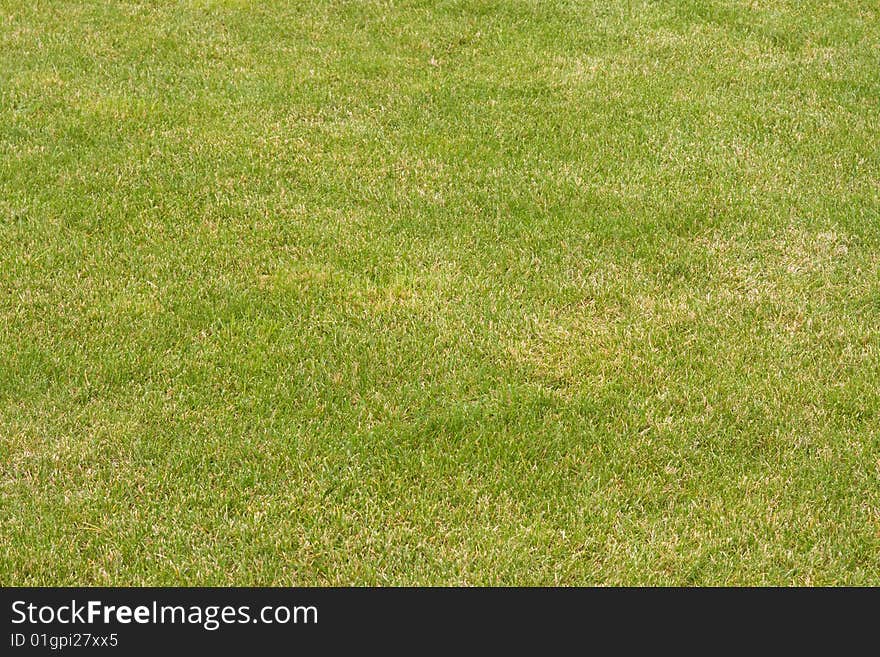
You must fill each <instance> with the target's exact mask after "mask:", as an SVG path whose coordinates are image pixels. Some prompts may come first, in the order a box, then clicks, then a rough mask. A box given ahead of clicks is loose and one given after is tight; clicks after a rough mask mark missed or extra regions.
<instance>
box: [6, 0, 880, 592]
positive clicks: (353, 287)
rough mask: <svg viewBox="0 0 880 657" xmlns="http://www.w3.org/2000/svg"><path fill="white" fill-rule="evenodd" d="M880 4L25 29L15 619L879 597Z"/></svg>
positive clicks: (182, 8)
mask: <svg viewBox="0 0 880 657" xmlns="http://www.w3.org/2000/svg"><path fill="white" fill-rule="evenodd" d="M878 44H880V6H878V4H877V2H875V1H874V0H842V1H839V2H834V3H830V2H824V1H817V0H814V1H809V2H803V1H798V2H795V1H794V0H753V1H748V2H747V1H735V0H724V1H722V0H715V1H709V0H705V1H700V0H691V1H686V0H679V1H673V0H666V1H655V2H649V1H634V0H633V1H624V0H617V1H610V0H609V1H601V2H600V1H596V2H586V1H584V2H575V1H562V0H559V1H551V0H545V1H526V0H497V1H489V0H471V1H464V0H445V1H444V0H436V1H399V2H390V1H389V2H367V1H350V2H342V1H333V2H331V1H323V2H318V1H314V2H280V1H274V2H271V1H267V2H246V1H244V0H241V1H237V2H235V1H227V2H221V1H213V2H212V1H201V2H196V1H179V2H171V1H159V0H154V1H150V2H106V1H97V0H93V1H82V0H80V1H68V0H51V1H48V0H40V1H35V2H22V1H21V0H0V241H2V245H3V246H2V250H0V487H2V490H0V494H2V497H0V500H2V502H0V583H2V584H7V585H8V584H116V585H121V584H282V585H285V584H315V585H323V584H595V583H602V584H693V583H695V584H771V583H772V584H843V583H848V584H880V182H878V181H880V65H878V63H880V47H878Z"/></svg>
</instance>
